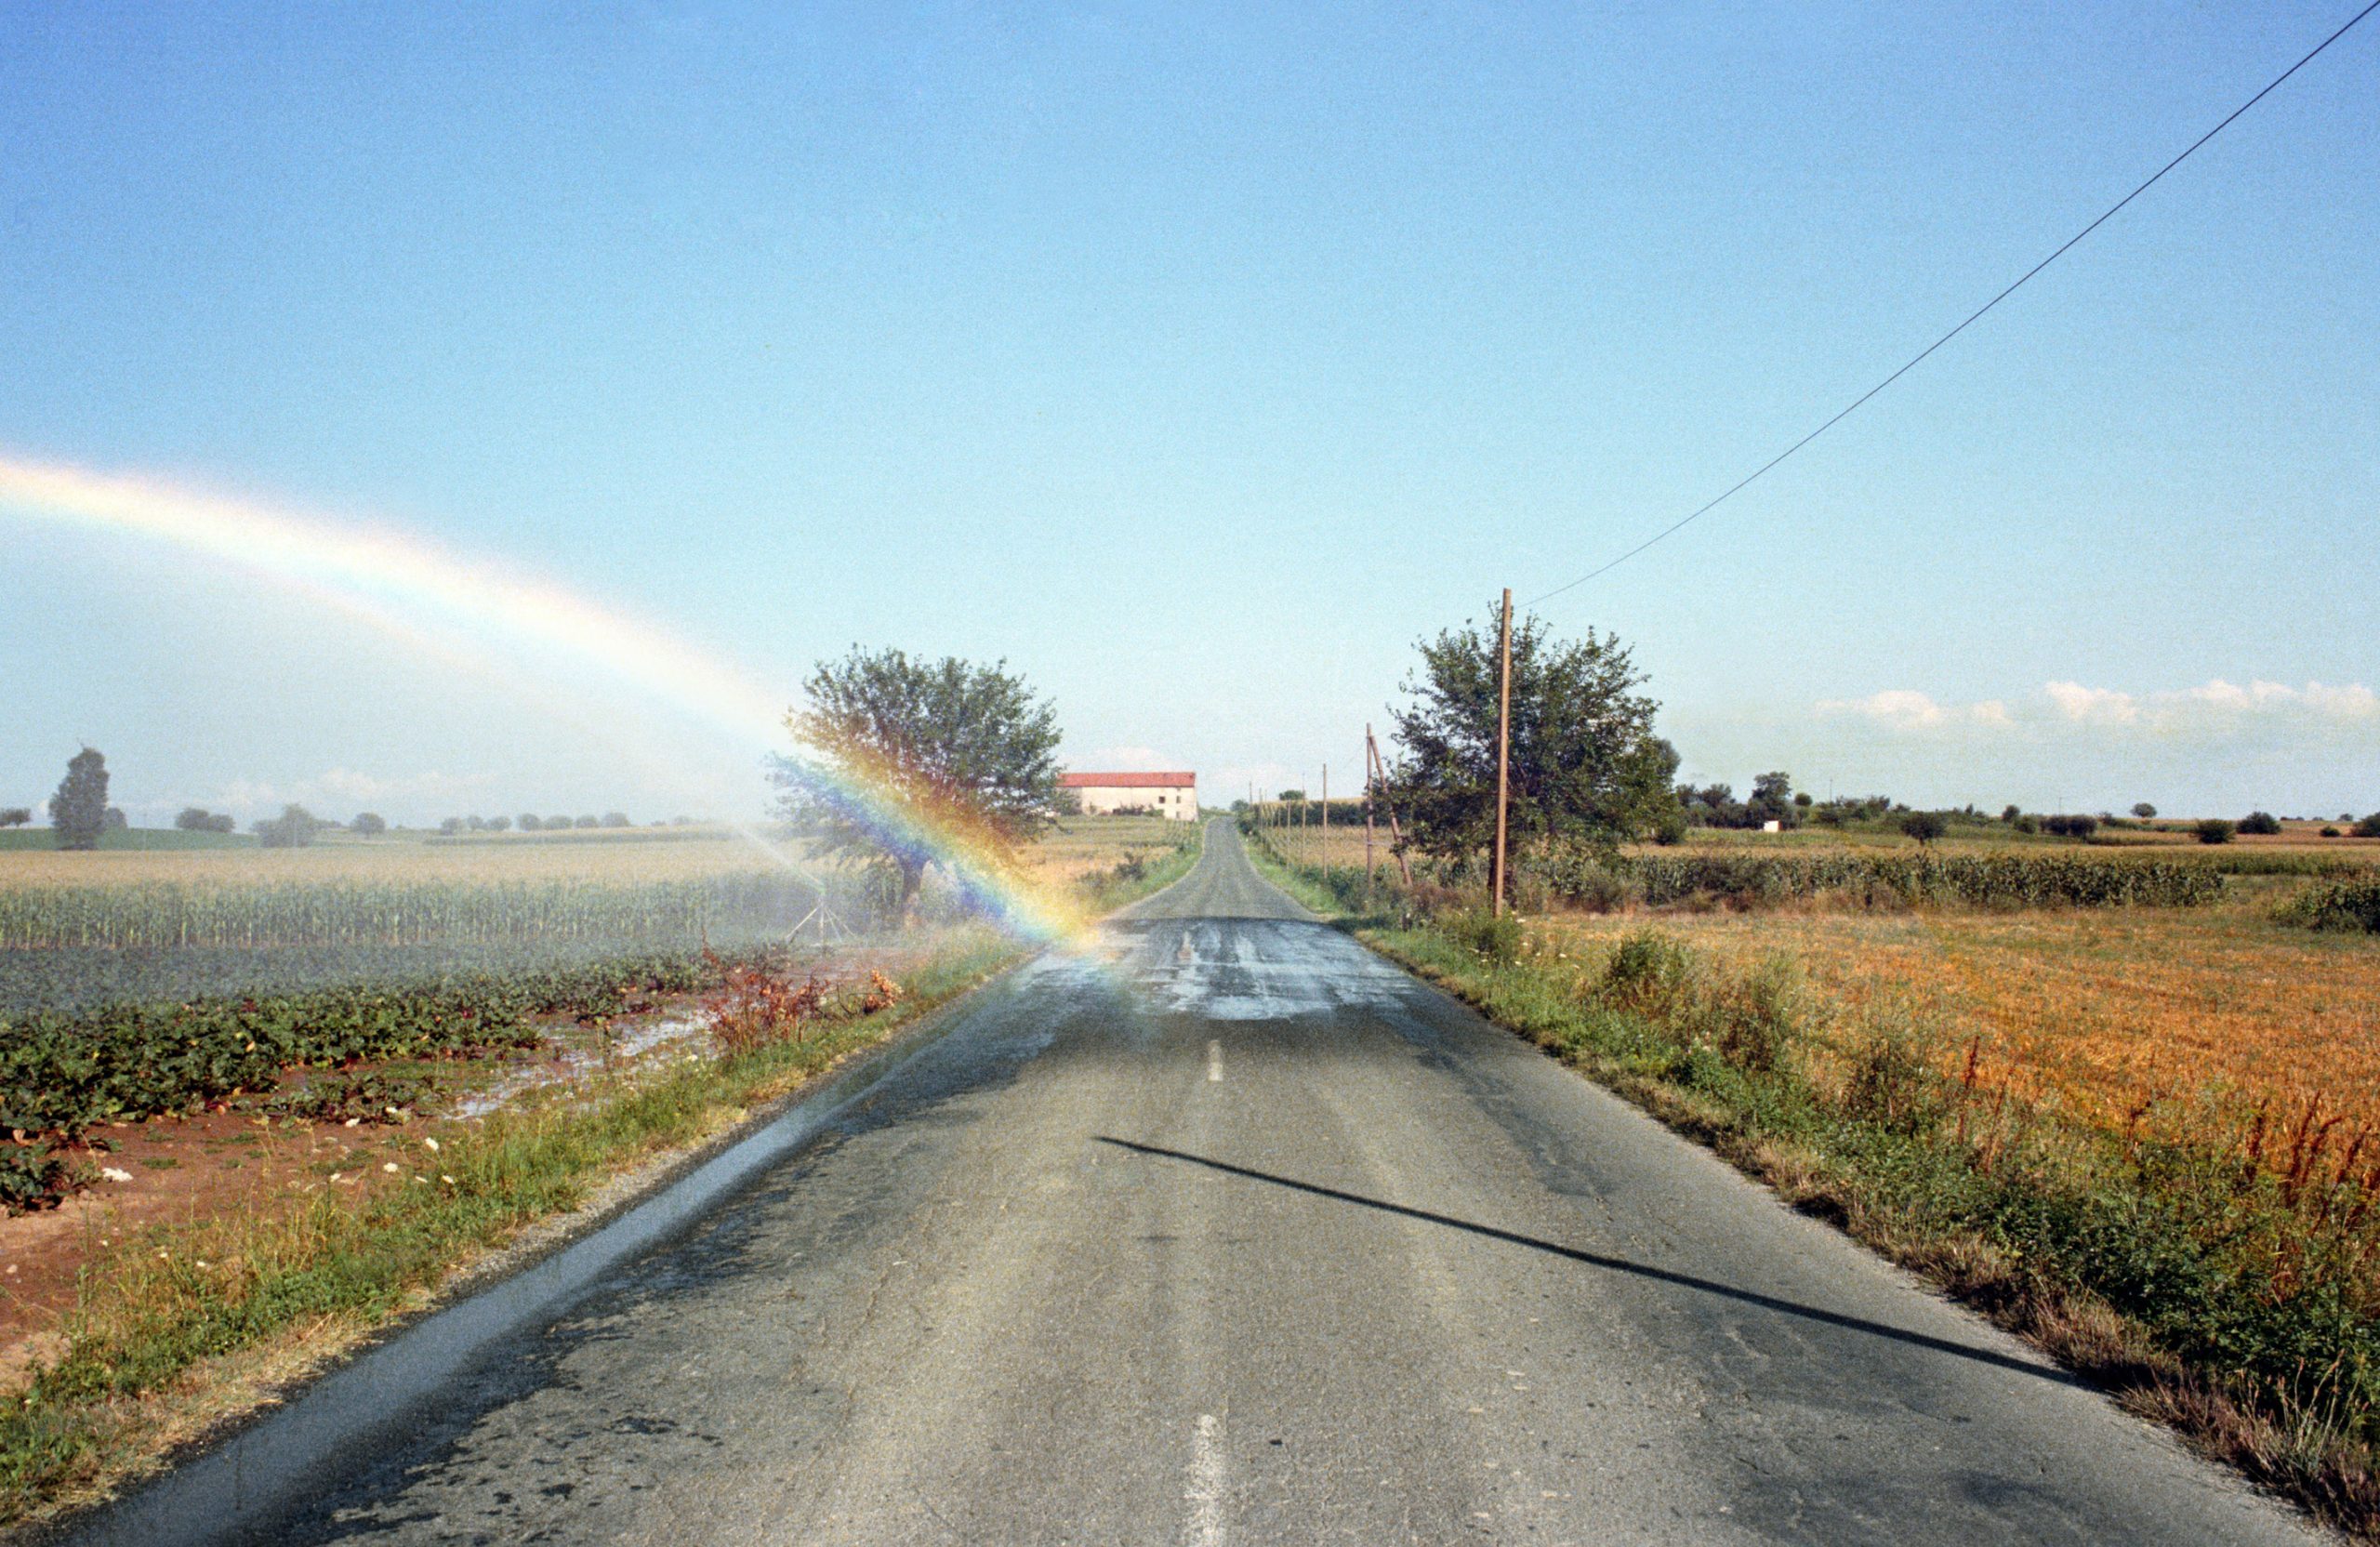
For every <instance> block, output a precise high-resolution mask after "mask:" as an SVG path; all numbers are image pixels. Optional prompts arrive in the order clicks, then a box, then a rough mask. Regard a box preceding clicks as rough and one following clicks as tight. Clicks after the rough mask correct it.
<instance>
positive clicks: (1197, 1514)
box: [1183, 1413, 1223, 1547]
mask: <svg viewBox="0 0 2380 1547" xmlns="http://www.w3.org/2000/svg"><path fill="white" fill-rule="evenodd" d="M1183 1498H1184V1499H1187V1500H1188V1501H1190V1524H1189V1527H1188V1529H1186V1530H1185V1531H1184V1532H1183V1540H1186V1541H1188V1542H1189V1543H1190V1544H1191V1547H1222V1542H1223V1420H1221V1419H1219V1418H1217V1417H1216V1416H1215V1415H1214V1414H1212V1413H1200V1414H1199V1415H1198V1430H1197V1435H1196V1436H1195V1437H1194V1438H1193V1439H1192V1441H1191V1446H1190V1490H1189V1491H1188V1492H1187V1493H1185V1494H1183Z"/></svg>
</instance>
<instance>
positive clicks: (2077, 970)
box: [1528, 881, 2380, 1126]
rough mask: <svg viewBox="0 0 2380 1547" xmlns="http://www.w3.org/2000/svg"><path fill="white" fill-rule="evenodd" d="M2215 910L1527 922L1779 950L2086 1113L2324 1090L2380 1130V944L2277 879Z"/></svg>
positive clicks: (2301, 1101)
mask: <svg viewBox="0 0 2380 1547" xmlns="http://www.w3.org/2000/svg"><path fill="white" fill-rule="evenodd" d="M2233 884H2234V887H2235V889H2237V891H2238V894H2237V895H2235V896H2234V897H2233V898H2232V899H2231V900H2229V901H2227V902H2225V903H2223V904H2221V905H2219V906H2215V907H2212V908H2187V909H2186V908H2106V909H2084V908H2068V909H2058V910H2039V911H2023V912H2009V913H2000V912H1985V911H1975V910H1964V909H1962V910H1955V911H1951V910H1943V911H1935V910H1924V911H1915V912H1908V913H1869V912H1841V913H1829V912H1819V911H1799V910H1792V909H1778V910H1771V911H1765V912H1755V913H1726V912H1712V913H1705V914H1694V913H1686V912H1679V911H1667V912H1661V913H1658V914H1651V913H1639V914H1634V915H1630V914H1616V915H1607V916H1586V915H1557V916H1552V917H1544V918H1537V919H1530V920H1529V921H1528V929H1529V932H1530V935H1531V937H1532V942H1533V945H1534V947H1535V949H1537V950H1540V951H1544V952H1548V953H1554V954H1570V955H1573V956H1582V955H1585V954H1587V953H1590V952H1599V950H1600V949H1601V948H1602V947H1604V946H1607V945H1608V944H1609V943H1610V942H1612V941H1615V940H1617V939H1618V938H1619V937H1620V936H1621V935H1623V934H1625V933H1628V932H1631V931H1633V930H1640V929H1644V928H1646V927H1648V926H1649V927H1655V928H1659V930H1661V931H1662V932H1665V933H1668V934H1672V935H1674V936H1676V937H1677V938H1679V939H1681V940H1684V941H1686V943H1687V944H1689V945H1692V946H1694V947H1695V949H1696V950H1697V951H1698V952H1700V953H1702V954H1704V955H1706V956H1707V957H1709V958H1710V959H1712V960H1713V961H1715V962H1717V963H1720V964H1722V965H1724V966H1726V967H1727V968H1730V969H1735V970H1742V969H1745V968H1749V967H1751V966H1752V965H1753V964H1754V963H1756V962H1757V961H1758V960H1759V959H1762V958H1764V957H1766V956H1769V955H1772V954H1774V953H1778V952H1783V953H1785V954H1787V955H1788V956H1790V957H1791V958H1792V959H1793V960H1794V962H1795V963H1797V964H1798V966H1799V967H1800V969H1801V971H1802V972H1804V973H1805V975H1806V977H1807V980H1808V982H1809V985H1810V986H1811V987H1812V988H1813V989H1815V990H1817V994H1816V996H1815V998H1817V1000H1818V1002H1819V1003H1820V1004H1821V1005H1822V1006H1824V1007H1825V1012H1826V1013H1828V1014H1831V1016H1832V1017H1833V1018H1835V1019H1837V1020H1838V1021H1840V1022H1841V1023H1842V1024H1844V1025H1856V1024H1858V1023H1859V1022H1861V1021H1863V1020H1866V1019H1869V1018H1871V1017H1872V1016H1874V1015H1875V1014H1877V1013H1878V1012H1881V1011H1884V1010H1885V1009H1886V1008H1887V1006H1886V1002H1885V1001H1887V1000H1893V1001H1897V1005H1896V1006H1894V1007H1893V1008H1895V1009H1905V1010H1906V1011H1908V1012H1913V1013H1914V1014H1915V1015H1916V1016H1917V1018H1918V1019H1919V1022H1920V1024H1921V1025H1926V1026H1928V1027H1930V1028H1932V1030H1933V1033H1934V1035H1933V1037H1932V1038H1931V1039H1932V1041H1933V1042H1934V1045H1935V1051H1936V1053H1937V1057H1938V1058H1939V1059H1940V1061H1941V1062H1942V1063H1943V1064H1944V1065H1945V1066H1946V1067H1949V1068H1950V1069H1951V1070H1952V1071H1953V1072H1958V1070H1959V1069H1960V1068H1962V1067H1963V1065H1964V1062H1965V1059H1966V1056H1967V1052H1968V1050H1969V1048H1970V1047H1973V1048H1974V1049H1975V1050H1976V1053H1977V1061H1978V1072H1979V1077H1980V1078H1983V1079H1985V1080H1987V1081H1989V1082H1990V1083H1992V1084H1998V1083H2001V1082H2002V1081H2003V1080H2004V1081H2006V1082H2007V1083H2009V1084H2010V1086H2011V1088H2012V1091H2013V1093H2016V1094H2019V1095H2024V1096H2027V1097H2030V1098H2031V1099H2033V1100H2035V1101H2038V1102H2046V1103H2049V1104H2055V1105H2056V1106H2057V1107H2059V1108H2061V1109H2063V1110H2065V1111H2067V1112H2069V1113H2071V1114H2073V1115H2075V1116H2077V1117H2082V1118H2083V1119H2084V1120H2086V1121H2090V1122H2094V1123H2096V1124H2100V1125H2106V1126H2119V1125H2122V1124H2124V1123H2126V1122H2128V1121H2130V1120H2132V1118H2133V1115H2134V1114H2135V1112H2136V1111H2139V1110H2140V1109H2141V1107H2142V1104H2144V1103H2154V1104H2188V1105H2192V1106H2195V1105H2197V1104H2198V1103H2199V1101H2200V1100H2201V1099H2202V1098H2204V1097H2208V1096H2213V1097H2215V1099H2216V1100H2217V1101H2218V1102H2219V1103H2220V1104H2225V1105H2231V1106H2235V1107H2238V1106H2244V1105H2253V1104H2255V1103H2258V1102H2261V1101H2263V1100H2265V1099H2266V1098H2267V1097H2269V1098H2271V1100H2272V1102H2273V1109H2274V1111H2275V1113H2276V1114H2279V1113H2282V1112H2286V1113H2289V1114H2291V1115H2293V1116H2294V1115H2295V1114H2297V1113H2299V1112H2301V1111H2302V1110H2303V1109H2304V1108H2305V1107H2306V1106H2307V1105H2308V1104H2311V1103H2313V1102H2314V1101H2316V1100H2317V1099H2318V1098H2319V1099H2320V1100H2321V1102H2322V1103H2323V1104H2324V1110H2325V1111H2326V1112H2328V1113H2345V1114H2347V1117H2348V1120H2349V1121H2350V1123H2358V1122H2361V1121H2364V1120H2371V1121H2373V1122H2375V1123H2380V942H2374V941H2373V940H2372V939H2371V938H2370V937H2368V936H2355V935H2343V934H2317V933H2314V932H2309V931H2306V930H2300V929H2294V928H2290V927H2288V926H2285V925H2282V924H2278V923H2275V922H2273V921H2272V920H2271V919H2270V917H2269V914H2270V911H2271V908H2272V906H2273V904H2274V901H2275V900H2276V898H2277V896H2278V894H2279V893H2280V892H2281V890H2282V889H2281V888H2279V887H2271V886H2259V887H2254V888H2248V887H2241V885H2240V883H2239V882H2237V881H2235V882H2234V883H2233Z"/></svg>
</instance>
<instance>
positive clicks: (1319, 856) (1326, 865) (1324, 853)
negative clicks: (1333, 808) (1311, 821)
mask: <svg viewBox="0 0 2380 1547" xmlns="http://www.w3.org/2000/svg"><path fill="white" fill-rule="evenodd" d="M1314 854H1315V859H1316V862H1317V863H1318V864H1320V865H1321V866H1322V873H1323V874H1324V875H1326V876H1328V875H1329V874H1330V765H1329V763H1327V762H1326V763H1324V764H1323V765H1322V842H1321V843H1320V844H1319V845H1318V846H1317V847H1316V849H1315V852H1314Z"/></svg>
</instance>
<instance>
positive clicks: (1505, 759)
mask: <svg viewBox="0 0 2380 1547" xmlns="http://www.w3.org/2000/svg"><path fill="white" fill-rule="evenodd" d="M1496 654H1497V655H1498V657H1499V658H1500V662H1501V664H1500V665H1499V667H1498V668H1497V673H1496V858H1495V863H1494V865H1493V866H1491V867H1490V868H1489V870H1488V878H1489V884H1491V885H1492V886H1494V887H1495V889H1496V904H1495V908H1494V913H1495V916H1496V917H1497V918H1499V919H1501V918H1502V917H1503V916H1504V806H1505V803H1506V802H1507V801H1508V800H1510V799H1511V797H1512V787H1513V588H1511V587H1510V586H1507V587H1505V588H1504V620H1503V624H1502V626H1501V627H1500V628H1498V629H1497V630H1496Z"/></svg>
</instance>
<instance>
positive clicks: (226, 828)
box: [174, 806, 237, 833]
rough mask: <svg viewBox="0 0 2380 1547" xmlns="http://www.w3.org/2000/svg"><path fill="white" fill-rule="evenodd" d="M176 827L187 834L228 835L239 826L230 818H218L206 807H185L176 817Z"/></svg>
mask: <svg viewBox="0 0 2380 1547" xmlns="http://www.w3.org/2000/svg"><path fill="white" fill-rule="evenodd" d="M174 826H175V827H176V828H178V829H179V830H180V831H182V832H186V833H228V832H230V831H231V829H232V827H234V826H237V824H236V823H234V822H233V821H232V820H231V817H230V816H228V815H225V816H218V815H217V814H216V813H213V812H211V811H208V810H207V809H206V808H205V806H184V807H183V808H182V809H181V811H180V813H179V814H178V815H176V816H175V818H174Z"/></svg>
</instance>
